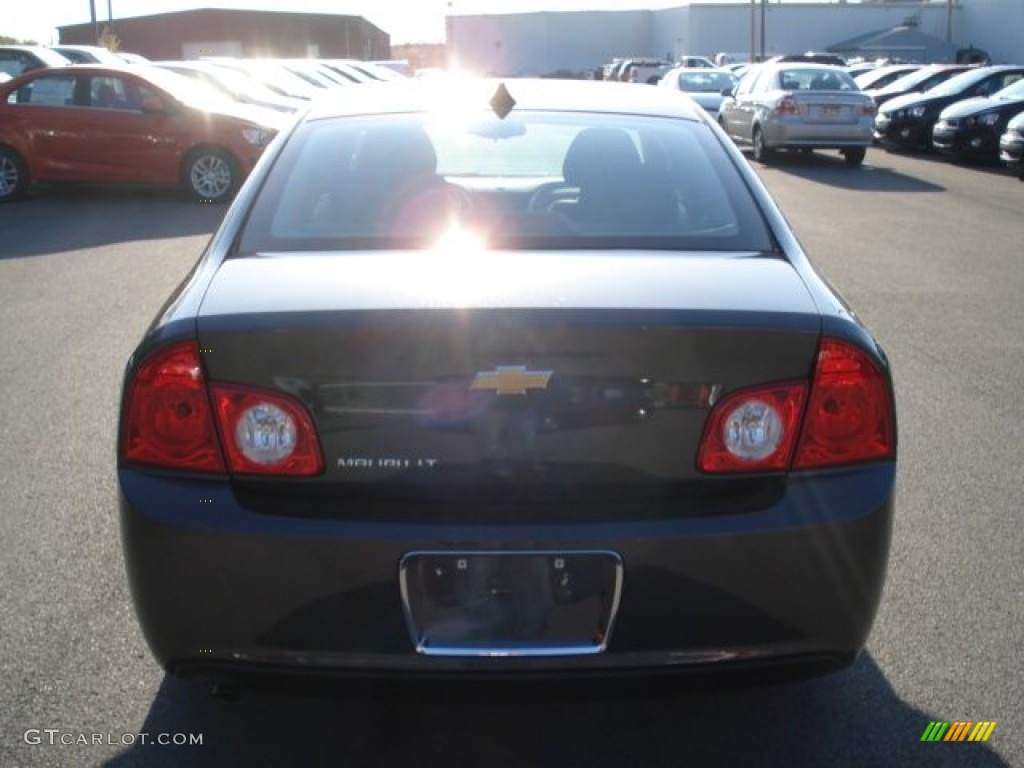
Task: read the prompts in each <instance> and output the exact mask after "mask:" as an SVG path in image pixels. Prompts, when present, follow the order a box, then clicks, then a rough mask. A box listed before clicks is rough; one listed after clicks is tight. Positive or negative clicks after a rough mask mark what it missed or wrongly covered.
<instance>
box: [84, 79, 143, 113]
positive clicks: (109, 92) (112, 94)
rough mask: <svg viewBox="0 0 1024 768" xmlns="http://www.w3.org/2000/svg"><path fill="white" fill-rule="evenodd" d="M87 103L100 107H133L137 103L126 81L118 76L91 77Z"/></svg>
mask: <svg viewBox="0 0 1024 768" xmlns="http://www.w3.org/2000/svg"><path fill="white" fill-rule="evenodd" d="M89 105H90V106H92V107H99V108H101V109H135V108H136V107H137V106H138V105H137V103H136V101H135V98H134V96H133V94H132V93H131V92H130V90H129V88H128V85H127V83H125V81H124V80H123V79H122V78H120V77H111V76H108V75H102V76H97V77H93V78H92V79H91V82H90V84H89Z"/></svg>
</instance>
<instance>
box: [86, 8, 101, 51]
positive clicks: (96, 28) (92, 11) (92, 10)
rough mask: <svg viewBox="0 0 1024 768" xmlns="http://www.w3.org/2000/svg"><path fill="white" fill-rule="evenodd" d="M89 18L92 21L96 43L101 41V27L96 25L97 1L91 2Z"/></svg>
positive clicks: (93, 38) (93, 37)
mask: <svg viewBox="0 0 1024 768" xmlns="http://www.w3.org/2000/svg"><path fill="white" fill-rule="evenodd" d="M89 18H91V19H92V40H93V42H94V43H98V42H99V41H100V27H99V25H98V24H97V23H96V0H89Z"/></svg>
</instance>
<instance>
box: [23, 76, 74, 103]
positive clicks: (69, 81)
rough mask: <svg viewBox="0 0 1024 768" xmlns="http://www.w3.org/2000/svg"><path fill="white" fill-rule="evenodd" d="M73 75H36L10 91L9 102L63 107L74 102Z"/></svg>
mask: <svg viewBox="0 0 1024 768" xmlns="http://www.w3.org/2000/svg"><path fill="white" fill-rule="evenodd" d="M74 95H75V76H74V75H49V76H44V77H38V78H36V79H35V80H32V81H31V82H29V83H25V85H23V86H21V88H19V89H18V90H16V91H13V92H12V93H10V94H9V95H8V97H7V101H8V103H10V104H14V103H17V104H32V105H33V106H43V107H63V106H68V105H71V104H74Z"/></svg>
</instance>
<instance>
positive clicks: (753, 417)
mask: <svg viewBox="0 0 1024 768" xmlns="http://www.w3.org/2000/svg"><path fill="white" fill-rule="evenodd" d="M806 396H807V385H806V384H805V383H804V382H787V383H784V384H778V385H773V386H767V387H757V388H753V389H743V390H739V391H737V392H733V393H732V394H730V395H729V396H727V397H725V398H724V399H722V400H720V401H719V402H717V403H716V404H715V407H714V409H713V410H712V411H711V415H710V416H709V417H708V421H707V424H706V426H705V427H704V436H703V437H702V438H701V442H700V452H699V454H698V457H697V466H698V468H699V469H701V470H703V471H704V472H767V471H772V470H779V469H786V468H787V467H788V466H789V462H790V459H791V458H792V456H793V444H794V443H795V442H796V435H797V432H798V430H799V427H800V413H801V411H802V410H803V404H804V399H805V398H806Z"/></svg>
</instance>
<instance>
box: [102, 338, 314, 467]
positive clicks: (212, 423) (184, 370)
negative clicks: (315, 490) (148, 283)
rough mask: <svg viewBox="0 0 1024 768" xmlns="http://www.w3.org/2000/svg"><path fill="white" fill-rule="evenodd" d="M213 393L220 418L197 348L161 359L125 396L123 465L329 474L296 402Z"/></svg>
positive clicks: (226, 390)
mask: <svg viewBox="0 0 1024 768" xmlns="http://www.w3.org/2000/svg"><path fill="white" fill-rule="evenodd" d="M212 390H213V400H214V403H215V405H216V411H214V410H212V409H211V407H210V396H209V394H208V393H207V387H206V381H205V378H204V376H203V370H202V365H201V363H200V356H199V347H198V345H197V344H196V343H195V342H182V343H179V344H174V345H172V346H170V347H166V348H164V349H161V350H159V351H158V352H156V353H155V354H154V355H153V356H152V357H150V358H149V359H148V360H146V361H145V362H144V363H143V364H142V366H141V367H140V368H139V370H138V371H137V372H136V374H135V378H134V379H133V380H132V382H131V384H130V385H129V387H128V391H127V393H126V402H125V408H124V416H123V424H122V430H121V458H122V459H123V460H124V461H126V462H132V463H139V464H148V465H152V466H158V467H166V468H168V469H187V470H194V471H200V472H217V473H224V472H227V471H231V472H245V473H259V474H277V475H313V474H316V473H318V472H320V470H321V469H322V468H323V461H322V459H321V455H320V445H319V442H318V440H317V437H316V430H315V429H314V427H313V423H312V421H311V420H310V418H309V416H308V415H307V414H306V412H305V409H304V408H303V407H302V406H301V405H300V404H299V403H298V402H297V401H295V400H294V399H293V398H292V397H290V396H288V395H285V394H283V393H281V392H276V391H273V390H262V389H256V388H252V387H240V386H232V385H226V384H214V385H213V386H212ZM218 428H219V431H220V434H221V435H222V436H223V440H224V448H225V449H226V450H223V451H222V447H221V439H220V438H218ZM225 456H226V458H227V461H225Z"/></svg>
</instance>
